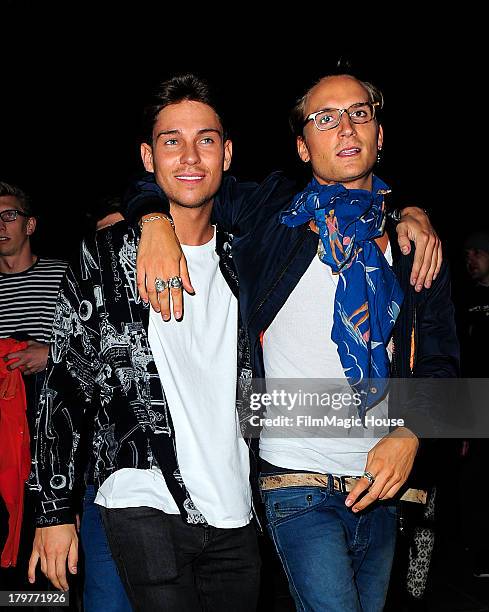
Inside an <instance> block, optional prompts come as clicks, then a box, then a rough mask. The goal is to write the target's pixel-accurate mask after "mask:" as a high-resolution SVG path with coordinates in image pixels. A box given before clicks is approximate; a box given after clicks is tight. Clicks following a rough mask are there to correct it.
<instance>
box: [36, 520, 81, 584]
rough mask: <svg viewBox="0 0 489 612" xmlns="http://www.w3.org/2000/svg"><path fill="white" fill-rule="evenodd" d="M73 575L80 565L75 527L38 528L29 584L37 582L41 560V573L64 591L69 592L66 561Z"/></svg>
mask: <svg viewBox="0 0 489 612" xmlns="http://www.w3.org/2000/svg"><path fill="white" fill-rule="evenodd" d="M67 558H68V569H69V570H70V573H71V574H76V572H77V563H78V536H77V535H76V529H75V526H74V525H72V524H70V525H55V526H53V527H38V528H37V529H36V535H35V536H34V544H33V546H32V554H31V558H30V560H29V572H28V577H29V582H30V583H31V584H32V583H34V582H35V580H36V566H37V562H38V561H39V559H40V560H41V571H42V573H43V574H44V575H45V576H47V577H48V578H49V580H50V581H51V582H52V583H53V585H54V586H55V587H56V588H57V589H60V590H62V591H67V590H68V581H67V580H66V560H67Z"/></svg>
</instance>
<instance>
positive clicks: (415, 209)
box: [399, 206, 429, 221]
mask: <svg viewBox="0 0 489 612" xmlns="http://www.w3.org/2000/svg"><path fill="white" fill-rule="evenodd" d="M410 215H411V216H415V217H416V216H418V217H419V216H425V215H426V216H427V217H429V213H428V211H427V210H426V208H420V207H419V206H406V207H405V208H401V209H399V220H400V221H402V220H403V219H404V218H405V217H408V216H410Z"/></svg>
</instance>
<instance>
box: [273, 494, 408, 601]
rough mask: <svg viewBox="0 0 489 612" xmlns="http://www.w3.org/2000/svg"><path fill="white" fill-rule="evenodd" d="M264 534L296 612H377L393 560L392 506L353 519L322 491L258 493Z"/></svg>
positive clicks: (340, 501)
mask: <svg viewBox="0 0 489 612" xmlns="http://www.w3.org/2000/svg"><path fill="white" fill-rule="evenodd" d="M262 496H263V501H264V503H265V510H266V515H267V523H268V525H267V526H268V530H269V533H270V535H271V537H272V539H273V541H274V543H275V547H276V549H277V552H278V554H279V556H280V559H281V561H282V565H283V566H284V569H285V572H286V574H287V577H288V580H289V587H290V591H291V593H292V596H293V597H294V600H295V604H296V606H297V610H299V611H300V612H327V611H328V612H379V611H380V610H382V609H383V606H384V602H385V598H386V594H387V587H388V585H389V576H390V571H391V566H392V560H393V557H394V546H395V540H396V531H397V529H396V527H397V514H398V504H397V503H395V502H378V503H377V504H376V505H375V506H374V507H369V508H366V509H365V510H364V511H363V512H360V513H358V514H355V513H353V512H352V511H351V510H350V509H349V508H347V507H346V506H345V499H346V494H345V493H340V492H338V491H335V490H334V489H332V487H331V485H329V486H328V487H324V488H323V487H287V488H281V489H273V490H269V491H262Z"/></svg>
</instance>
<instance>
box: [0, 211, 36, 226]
mask: <svg viewBox="0 0 489 612" xmlns="http://www.w3.org/2000/svg"><path fill="white" fill-rule="evenodd" d="M17 215H21V216H22V217H30V216H31V215H28V214H27V213H25V212H22V211H21V210H17V209H16V208H9V209H8V210H2V212H0V219H1V220H2V221H3V222H4V223H11V222H12V221H15V220H16V219H17Z"/></svg>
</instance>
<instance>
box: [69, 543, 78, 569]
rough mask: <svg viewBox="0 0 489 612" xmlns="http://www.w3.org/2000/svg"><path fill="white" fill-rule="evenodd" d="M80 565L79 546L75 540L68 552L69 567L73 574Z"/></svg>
mask: <svg viewBox="0 0 489 612" xmlns="http://www.w3.org/2000/svg"><path fill="white" fill-rule="evenodd" d="M77 566H78V546H77V544H76V543H75V542H72V543H71V546H70V550H69V552H68V569H69V570H70V573H71V574H76V572H77Z"/></svg>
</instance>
